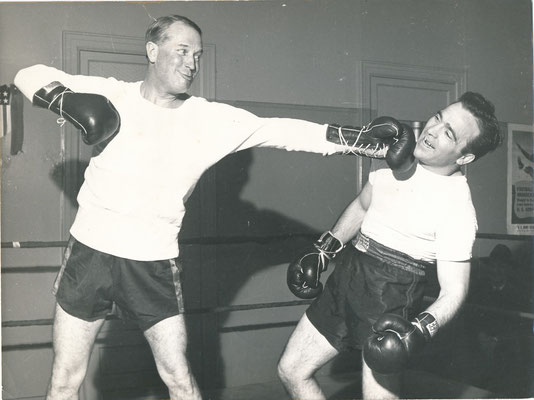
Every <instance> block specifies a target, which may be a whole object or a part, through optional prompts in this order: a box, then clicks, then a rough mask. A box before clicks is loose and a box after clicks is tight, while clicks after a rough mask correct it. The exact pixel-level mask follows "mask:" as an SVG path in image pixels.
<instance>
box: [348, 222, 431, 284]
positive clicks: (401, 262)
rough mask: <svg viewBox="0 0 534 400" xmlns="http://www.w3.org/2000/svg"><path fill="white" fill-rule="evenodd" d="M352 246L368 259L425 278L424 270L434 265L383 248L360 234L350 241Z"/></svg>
mask: <svg viewBox="0 0 534 400" xmlns="http://www.w3.org/2000/svg"><path fill="white" fill-rule="evenodd" d="M352 245H353V246H354V247H355V248H356V249H357V250H359V251H360V252H362V253H365V254H367V255H368V256H370V257H373V258H376V259H378V260H381V261H384V262H386V263H388V264H390V265H392V266H394V267H397V268H400V269H403V270H405V271H408V272H411V273H414V274H416V275H420V276H425V273H426V268H427V267H431V266H433V265H434V264H433V263H432V262H430V261H423V260H416V259H415V258H412V257H410V256H409V255H408V254H405V253H403V252H400V251H398V250H395V249H392V248H390V247H387V246H384V245H383V244H381V243H378V242H377V241H376V240H373V239H371V238H370V237H368V236H366V235H364V234H363V233H361V232H358V234H357V235H356V237H355V238H354V239H353V240H352Z"/></svg>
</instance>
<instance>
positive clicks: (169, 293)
mask: <svg viewBox="0 0 534 400" xmlns="http://www.w3.org/2000/svg"><path fill="white" fill-rule="evenodd" d="M181 271H182V269H181V266H180V265H179V264H178V263H177V262H176V260H174V259H171V260H160V261H135V260H129V259H125V258H121V257H116V256H112V255H110V254H106V253H102V252H100V251H97V250H94V249H92V248H90V247H87V246H85V245H84V244H83V243H80V242H78V241H77V240H76V239H74V238H71V240H70V241H69V245H68V247H67V249H66V250H65V256H64V259H63V264H62V266H61V269H60V271H59V274H58V276H57V278H56V282H55V284H54V294H55V295H56V300H57V302H58V304H59V305H60V306H61V308H63V309H64V310H65V311H66V312H67V313H69V314H71V315H73V316H75V317H78V318H80V319H83V320H85V321H94V320H97V319H101V318H104V317H105V316H106V315H107V314H109V313H110V312H111V310H112V306H113V304H114V303H115V305H116V307H117V310H118V313H119V315H120V316H121V317H122V318H125V319H131V320H134V321H135V322H136V323H137V325H138V326H139V327H140V328H141V329H142V330H146V329H148V328H150V327H151V326H153V325H155V324H156V323H158V322H160V321H162V320H164V319H165V318H168V317H171V316H173V315H177V314H180V313H183V311H184V307H183V297H182V285H181V280H180V274H181Z"/></svg>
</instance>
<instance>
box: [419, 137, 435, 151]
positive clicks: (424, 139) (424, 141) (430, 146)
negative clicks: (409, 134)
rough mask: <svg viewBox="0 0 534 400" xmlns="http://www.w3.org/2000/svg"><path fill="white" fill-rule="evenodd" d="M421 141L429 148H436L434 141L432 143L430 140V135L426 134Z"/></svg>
mask: <svg viewBox="0 0 534 400" xmlns="http://www.w3.org/2000/svg"><path fill="white" fill-rule="evenodd" d="M421 142H422V143H423V145H424V146H425V147H427V148H429V149H432V150H434V149H435V147H434V146H433V145H432V143H430V142H429V141H428V137H426V136H425V137H424V138H423V139H422V140H421Z"/></svg>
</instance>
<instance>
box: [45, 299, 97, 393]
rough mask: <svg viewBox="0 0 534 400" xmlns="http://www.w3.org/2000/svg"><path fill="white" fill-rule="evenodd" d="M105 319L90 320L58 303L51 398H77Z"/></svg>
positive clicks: (49, 390)
mask: <svg viewBox="0 0 534 400" xmlns="http://www.w3.org/2000/svg"><path fill="white" fill-rule="evenodd" d="M103 322H104V319H100V320H97V321H91V322H87V321H84V320H81V319H79V318H77V317H74V316H72V315H70V314H68V313H66V312H65V311H64V310H63V309H62V308H61V307H60V306H59V305H56V315H55V319H54V333H53V341H54V363H53V365H52V378H51V379H50V385H49V386H48V393H47V396H46V398H47V399H48V400H63V399H64V400H76V399H78V390H79V389H80V386H81V384H82V382H83V378H84V377H85V373H86V371H87V364H88V363H89V357H90V355H91V350H92V348H93V344H94V342H95V338H96V335H97V334H98V331H99V330H100V328H101V327H102V323H103Z"/></svg>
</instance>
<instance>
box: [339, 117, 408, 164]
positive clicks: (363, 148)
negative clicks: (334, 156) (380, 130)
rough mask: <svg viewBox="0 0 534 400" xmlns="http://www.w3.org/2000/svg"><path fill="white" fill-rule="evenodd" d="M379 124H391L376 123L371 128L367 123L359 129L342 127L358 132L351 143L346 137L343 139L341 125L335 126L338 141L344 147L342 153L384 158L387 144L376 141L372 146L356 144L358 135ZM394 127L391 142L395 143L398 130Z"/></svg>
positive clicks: (358, 138)
mask: <svg viewBox="0 0 534 400" xmlns="http://www.w3.org/2000/svg"><path fill="white" fill-rule="evenodd" d="M381 126H391V124H386V123H384V124H378V125H373V126H372V127H371V128H369V126H367V125H364V126H363V127H362V128H361V129H360V130H358V129H350V128H346V127H345V128H343V129H345V130H348V131H355V132H358V136H357V137H356V140H355V141H354V143H353V144H349V142H348V141H347V139H345V136H343V131H342V127H341V126H339V127H338V128H337V133H338V138H339V141H340V143H341V144H342V145H344V146H345V147H346V150H344V151H343V154H353V155H362V154H363V155H365V156H367V157H373V158H384V157H385V156H386V153H387V151H388V150H389V146H388V145H386V144H384V143H377V144H376V145H374V146H373V145H371V144H367V145H364V144H358V141H359V140H360V136H361V135H362V134H363V133H368V132H370V131H371V130H373V128H375V127H381ZM395 129H396V130H397V134H396V135H395V137H394V142H393V143H396V142H397V141H398V138H397V136H398V134H399V131H398V128H397V127H396V126H395Z"/></svg>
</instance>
